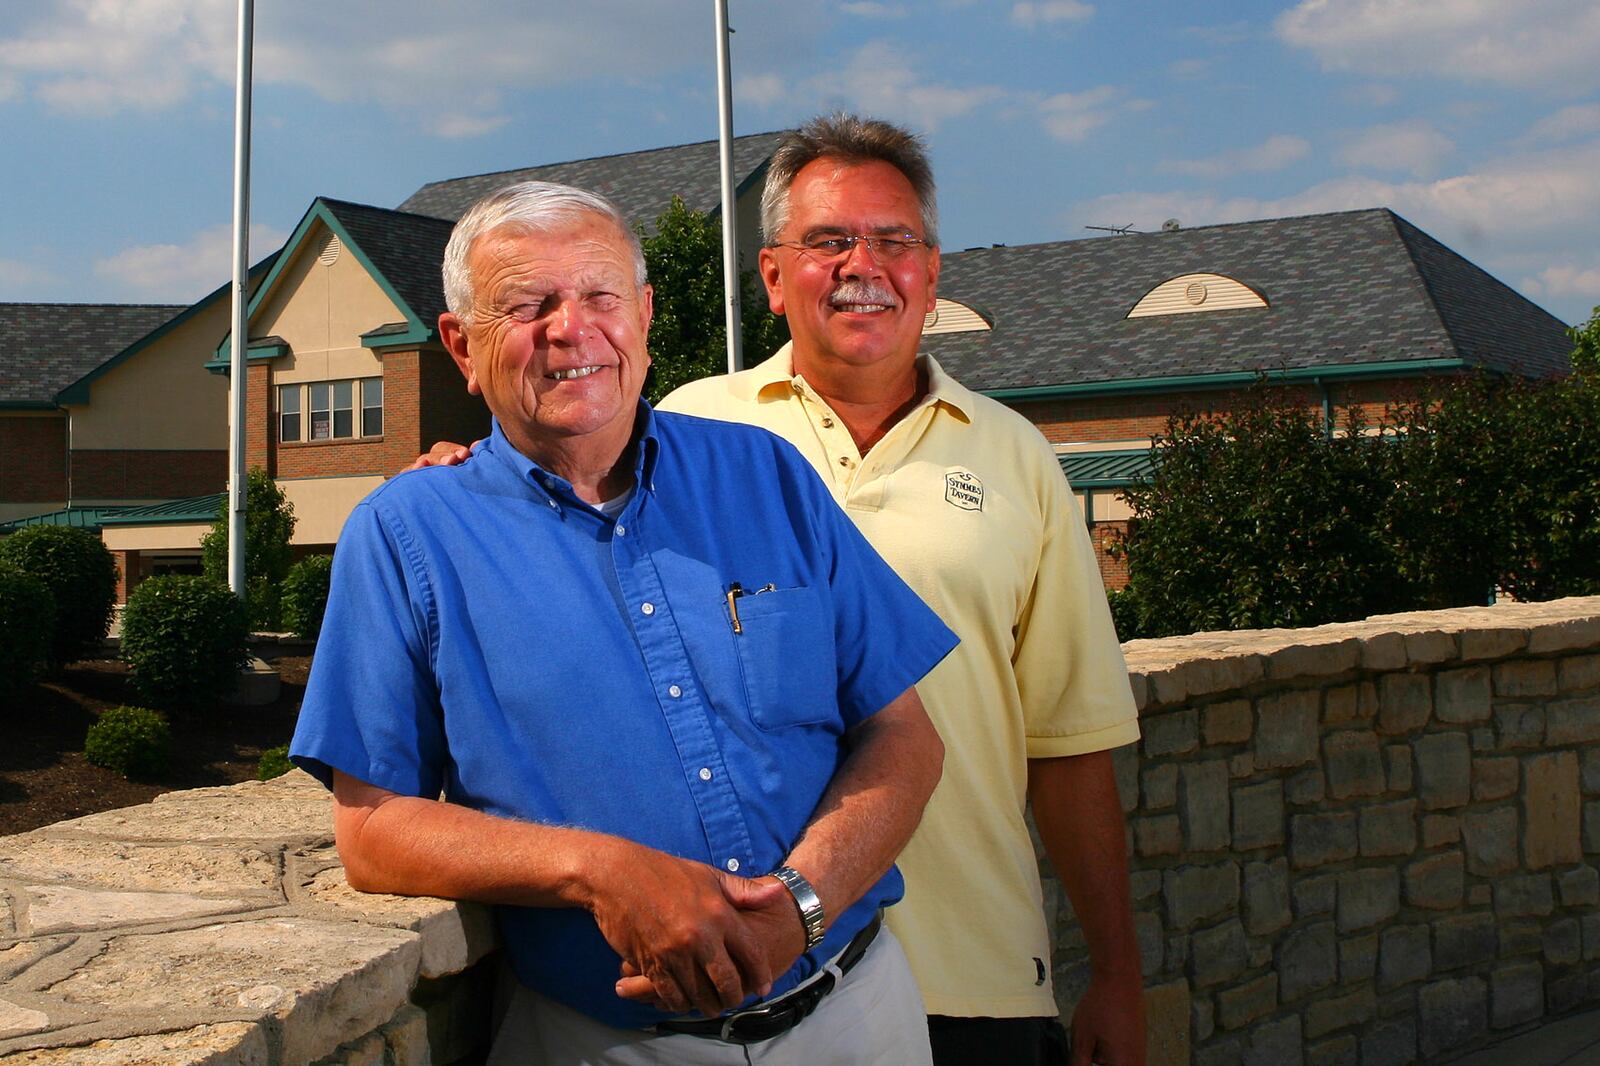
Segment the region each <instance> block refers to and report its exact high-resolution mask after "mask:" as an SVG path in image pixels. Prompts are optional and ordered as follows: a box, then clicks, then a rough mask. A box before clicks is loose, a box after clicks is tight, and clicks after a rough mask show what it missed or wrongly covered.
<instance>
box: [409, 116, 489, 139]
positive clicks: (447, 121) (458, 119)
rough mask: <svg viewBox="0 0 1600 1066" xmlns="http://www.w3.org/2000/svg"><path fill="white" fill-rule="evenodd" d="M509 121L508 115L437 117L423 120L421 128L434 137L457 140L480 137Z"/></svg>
mask: <svg viewBox="0 0 1600 1066" xmlns="http://www.w3.org/2000/svg"><path fill="white" fill-rule="evenodd" d="M510 121H511V116H510V115H437V116H434V117H432V118H429V119H427V120H425V122H424V124H423V128H424V129H426V130H427V131H428V132H429V133H431V134H433V135H434V136H436V137H448V138H452V139H458V138H463V137H482V136H483V135H484V134H486V133H493V132H494V131H495V130H497V129H499V128H500V127H501V126H504V125H505V124H506V123H507V122H510Z"/></svg>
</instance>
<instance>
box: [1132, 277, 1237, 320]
mask: <svg viewBox="0 0 1600 1066" xmlns="http://www.w3.org/2000/svg"><path fill="white" fill-rule="evenodd" d="M1266 306H1267V298H1266V296H1265V295H1264V294H1263V293H1261V292H1259V291H1257V290H1256V289H1252V288H1251V287H1250V286H1248V285H1246V284H1245V283H1244V282H1242V281H1238V280H1235V279H1234V278H1230V277H1226V276H1224V275H1222V274H1180V275H1178V276H1177V277H1175V278H1169V279H1167V280H1166V281H1163V282H1162V283H1161V284H1160V285H1157V286H1156V287H1155V288H1153V289H1151V290H1150V291H1149V292H1147V293H1145V294H1144V298H1143V299H1141V300H1140V301H1139V302H1138V303H1136V304H1134V305H1133V310H1131V311H1129V312H1128V317H1129V318H1150V317H1152V316H1154V315H1190V314H1194V313H1195V312H1197V311H1233V310H1237V309H1239V308H1241V307H1266Z"/></svg>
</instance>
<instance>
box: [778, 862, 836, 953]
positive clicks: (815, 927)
mask: <svg viewBox="0 0 1600 1066" xmlns="http://www.w3.org/2000/svg"><path fill="white" fill-rule="evenodd" d="M772 876H773V877H776V878H777V879H778V880H780V881H782V882H783V884H784V887H785V888H787V889H788V890H789V893H790V895H792V896H794V902H795V906H797V907H799V908H800V924H801V925H802V926H804V927H805V931H806V950H807V951H810V950H811V949H812V948H814V947H816V946H817V945H818V944H820V943H822V927H823V924H824V922H825V921H826V915H824V914H823V911H822V900H821V899H819V898H818V897H817V890H816V889H814V888H812V887H811V882H810V881H807V880H806V879H805V877H804V876H803V875H802V874H801V873H800V872H799V871H798V870H796V869H794V868H793V867H792V866H780V867H778V868H777V869H776V870H774V871H772Z"/></svg>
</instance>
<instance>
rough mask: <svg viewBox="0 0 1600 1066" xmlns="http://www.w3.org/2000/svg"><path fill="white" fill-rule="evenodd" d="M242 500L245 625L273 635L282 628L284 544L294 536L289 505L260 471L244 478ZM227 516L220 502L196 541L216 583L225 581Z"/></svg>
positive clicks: (288, 551)
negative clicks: (215, 515)
mask: <svg viewBox="0 0 1600 1066" xmlns="http://www.w3.org/2000/svg"><path fill="white" fill-rule="evenodd" d="M244 496H245V499H244V503H245V516H244V590H245V600H246V602H248V603H249V605H250V625H252V626H254V627H255V628H257V629H264V630H271V631H276V630H277V629H278V628H279V626H280V625H281V624H282V620H281V618H280V617H279V602H278V591H279V589H280V588H281V587H282V585H283V579H284V578H285V577H287V576H288V573H289V560H290V559H291V558H293V552H292V550H291V549H290V547H289V540H290V538H291V537H293V536H294V525H295V518H294V505H293V504H291V503H290V502H289V501H288V500H287V499H285V498H284V495H283V490H282V489H280V488H279V487H278V483H277V482H276V481H273V480H272V478H270V477H268V476H267V472H266V471H265V470H262V469H261V468H260V467H255V468H253V469H252V470H251V471H250V473H249V474H248V475H247V476H246V479H245V492H244ZM228 517H229V516H228V510H227V504H226V503H224V504H223V510H222V514H221V515H219V516H218V518H217V520H216V522H215V523H214V524H213V525H212V527H211V531H210V532H209V533H207V534H206V535H205V536H203V537H201V538H200V557H201V563H202V565H203V566H204V567H205V574H206V577H209V578H210V579H211V580H213V581H215V582H217V583H218V584H219V585H226V584H227V583H228Z"/></svg>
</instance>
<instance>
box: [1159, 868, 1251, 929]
mask: <svg viewBox="0 0 1600 1066" xmlns="http://www.w3.org/2000/svg"><path fill="white" fill-rule="evenodd" d="M1162 895H1163V896H1165V898H1166V904H1167V926H1168V928H1169V929H1172V930H1186V929H1189V928H1191V927H1193V926H1194V925H1195V924H1196V923H1198V922H1202V921H1205V920H1206V919H1208V918H1218V917H1223V916H1225V915H1228V914H1231V913H1232V912H1233V910H1234V908H1235V907H1237V906H1238V905H1239V864H1238V863H1235V862H1219V863H1215V864H1211V865H1204V864H1195V865H1189V866H1180V867H1178V868H1177V869H1175V870H1166V871H1164V872H1163V874H1162Z"/></svg>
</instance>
